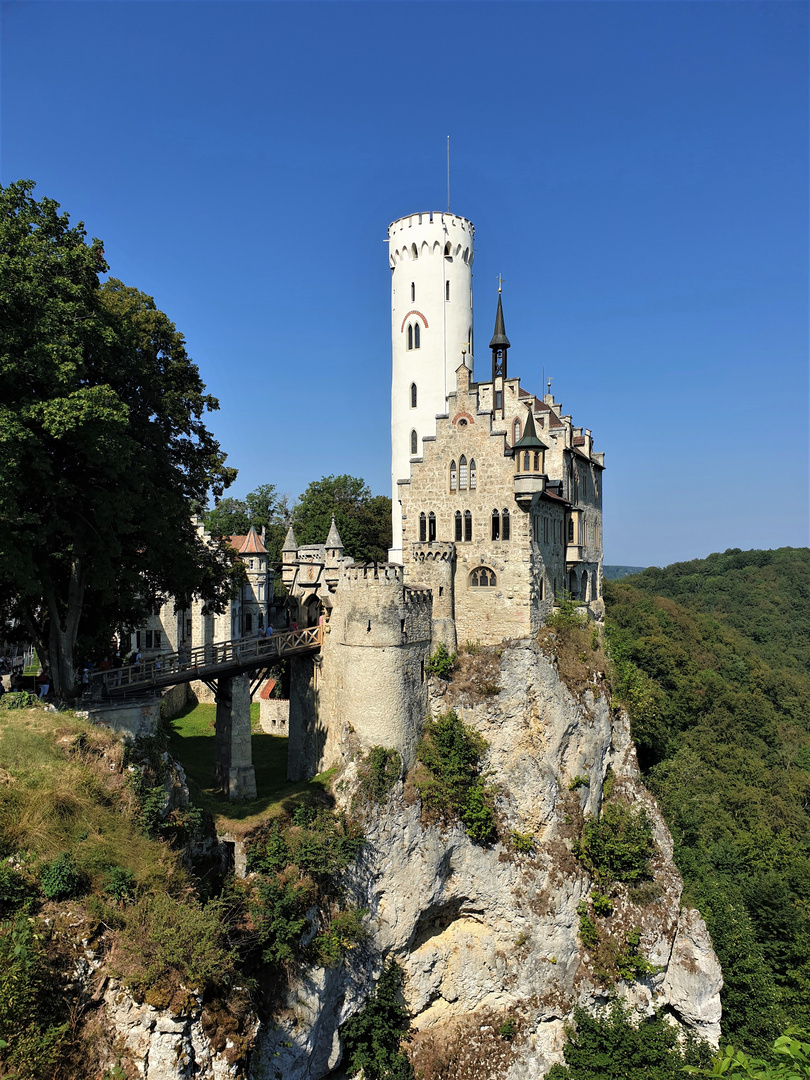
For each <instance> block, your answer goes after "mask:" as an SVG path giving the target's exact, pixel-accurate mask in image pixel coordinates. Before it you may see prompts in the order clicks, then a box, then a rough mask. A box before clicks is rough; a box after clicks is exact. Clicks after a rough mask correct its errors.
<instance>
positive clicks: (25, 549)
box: [0, 181, 235, 696]
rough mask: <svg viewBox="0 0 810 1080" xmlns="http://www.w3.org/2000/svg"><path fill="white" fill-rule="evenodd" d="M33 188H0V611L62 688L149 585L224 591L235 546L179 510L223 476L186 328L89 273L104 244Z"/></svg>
mask: <svg viewBox="0 0 810 1080" xmlns="http://www.w3.org/2000/svg"><path fill="white" fill-rule="evenodd" d="M33 189H34V184H33V183H32V182H31V181H19V182H17V183H13V184H10V185H9V186H7V187H3V188H0V249H1V250H2V252H3V259H2V264H0V305H1V307H2V318H0V381H2V386H3V395H2V402H0V440H2V444H3V447H4V453H3V455H2V458H0V516H2V519H3V522H4V527H3V530H2V534H1V535H0V568H1V569H0V611H2V612H3V615H4V618H5V619H6V621H7V625H8V628H9V631H10V632H11V633H18V632H19V631H18V630H16V629H15V627H16V626H17V625H19V626H24V627H25V632H26V633H30V630H31V628H33V630H34V632H35V634H36V638H37V641H36V644H37V647H38V652H39V655H40V656H41V657H44V656H45V655H48V656H49V668H50V672H51V675H52V678H53V681H54V689H55V691H56V693H57V694H59V695H62V696H65V695H66V696H72V695H73V692H74V686H73V671H74V664H73V659H74V656H73V654H74V649H75V648H76V647H78V648H90V647H92V645H93V644H94V642H95V641H96V639H100V640H103V641H106V642H109V640H110V629H111V627H113V626H119V625H124V624H127V623H131V622H136V621H138V620H139V619H140V618H141V617H142V616H143V614H144V613H145V610H146V609H147V608H148V607H149V604H150V597H149V595H148V594H149V593H152V594H153V595H157V594H171V595H174V596H177V597H181V598H182V597H187V596H190V595H191V594H192V593H197V594H199V595H202V596H203V597H204V598H206V599H207V600H210V601H211V602H212V603H213V604H214V606H217V605H218V604H222V603H224V601H225V599H226V597H227V591H228V566H229V563H230V560H231V555H230V554H229V553H228V552H227V551H224V550H221V549H220V548H218V547H217V546H216V545H214V546H208V545H206V544H204V543H203V541H202V539H201V538H200V537H199V536H198V535H197V532H196V529H195V527H194V524H193V522H192V520H191V511H192V507H193V506H195V505H197V506H203V505H205V503H206V501H207V497H208V493H209V491H210V490H214V491H215V492H217V493H221V491H222V489H223V488H224V487H225V486H227V484H228V483H230V482H231V480H232V479H233V476H234V475H235V473H234V472H233V470H231V469H228V468H226V467H225V465H224V454H223V453H222V451H221V450H220V447H219V444H218V443H217V442H216V440H215V439H214V437H213V435H212V434H211V433H210V432H209V431H208V430H207V428H206V427H205V424H204V423H203V419H202V418H203V415H204V413H206V412H207V411H210V410H214V409H216V408H217V407H218V405H217V402H216V400H215V399H214V398H212V397H210V396H209V395H208V394H206V393H205V386H204V384H203V382H202V380H201V379H200V375H199V371H198V369H197V367H196V365H195V364H194V363H193V362H192V361H191V359H190V358H189V356H188V354H187V353H186V349H185V342H184V340H183V337H182V335H181V334H179V333H178V331H177V330H176V328H175V326H174V325H173V323H171V322H170V320H169V319H168V318H167V317H166V316H165V315H164V314H163V313H162V312H160V311H158V309H157V307H156V306H155V303H154V301H153V300H152V298H151V297H148V296H145V295H144V294H142V293H139V292H138V291H137V290H135V289H132V288H128V287H127V286H125V285H124V284H122V283H121V282H120V281H117V280H115V279H114V278H109V279H107V280H106V281H105V282H104V283H103V284H100V282H99V275H100V274H103V273H105V272H106V271H107V264H106V262H105V259H104V251H103V247H102V244H101V242H100V241H99V240H93V241H92V242H91V243H87V241H86V236H85V231H84V227H83V225H82V223H81V222H80V223H78V224H77V225H75V226H71V224H70V222H69V219H68V216H67V215H66V214H60V213H59V206H58V204H57V203H56V202H54V201H53V200H52V199H47V198H45V199H41V200H39V201H37V200H35V199H34V198H33V195H32V192H33ZM46 491H47V498H43V492H46ZM166 522H171V528H170V529H167V528H166V527H165V526H166ZM145 585H146V588H145ZM51 611H54V612H55V611H58V612H59V613H60V618H59V624H58V626H53V627H51V626H50V624H49V613H50V612H51ZM45 643H49V644H50V651H49V649H48V648H46V647H45Z"/></svg>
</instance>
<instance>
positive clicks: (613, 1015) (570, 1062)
mask: <svg viewBox="0 0 810 1080" xmlns="http://www.w3.org/2000/svg"><path fill="white" fill-rule="evenodd" d="M566 1032H567V1035H568V1042H567V1043H566V1045H565V1048H564V1050H563V1053H564V1055H565V1065H554V1066H552V1068H551V1070H550V1071H549V1072H548V1074H547V1080H682V1077H683V1070H684V1066H686V1065H692V1066H701V1065H707V1064H708V1062H709V1059H710V1050H709V1048H708V1046H707V1044H706V1043H700V1042H697V1041H695V1040H693V1039H691V1038H690V1039H688V1040H687V1042H686V1045H685V1046H684V1047H683V1049H682V1050H681V1049H680V1048H679V1047H678V1034H677V1031H676V1029H675V1028H674V1027H673V1026H672V1025H671V1024H669V1023H667V1021H666V1020H665V1019H664V1017H663V1015H662V1014H660V1013H656V1014H655V1015H654V1016H649V1017H645V1018H643V1019H642V1020H640V1021H638V1022H635V1020H634V1019H631V1016H630V1013H629V1011H626V1010H624V1009H623V1008H622V1006H621V1005H620V1004H619V1003H618V1002H614V1003H613V1004H612V1005H611V1006H610V1008H608V1009H604V1010H602V1011H600V1012H598V1013H596V1014H595V1015H591V1014H590V1013H588V1012H586V1011H585V1010H584V1009H582V1008H576V1009H575V1010H574V1023H573V1025H572V1026H570V1027H568V1028H566Z"/></svg>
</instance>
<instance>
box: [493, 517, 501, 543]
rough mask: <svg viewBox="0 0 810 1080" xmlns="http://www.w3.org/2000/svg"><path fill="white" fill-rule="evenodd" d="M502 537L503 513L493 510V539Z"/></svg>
mask: <svg viewBox="0 0 810 1080" xmlns="http://www.w3.org/2000/svg"><path fill="white" fill-rule="evenodd" d="M500 538H501V515H500V514H499V513H498V511H497V510H493V511H492V539H493V540H500Z"/></svg>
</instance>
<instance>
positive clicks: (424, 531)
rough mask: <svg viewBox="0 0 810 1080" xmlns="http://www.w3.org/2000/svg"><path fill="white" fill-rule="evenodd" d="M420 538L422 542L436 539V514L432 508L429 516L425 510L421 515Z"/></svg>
mask: <svg viewBox="0 0 810 1080" xmlns="http://www.w3.org/2000/svg"><path fill="white" fill-rule="evenodd" d="M419 539H420V541H421V542H422V543H424V542H425V541H429V542H432V541H433V540H435V539H436V515H435V514H434V513H433V511H432V510H431V511H430V513H429V514H428V515H427V516H425V513H424V511H423V512H422V513H421V514H420V515H419Z"/></svg>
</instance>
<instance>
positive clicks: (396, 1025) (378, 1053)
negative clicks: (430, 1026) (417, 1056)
mask: <svg viewBox="0 0 810 1080" xmlns="http://www.w3.org/2000/svg"><path fill="white" fill-rule="evenodd" d="M402 985H403V974H402V968H401V967H400V966H399V964H397V963H396V961H394V960H391V961H390V962H389V964H388V965H387V967H386V968H385V970H384V971H383V973H382V975H380V978H379V981H378V982H377V985H376V987H375V988H374V990H373V991H372V993H371V994H370V995H369V998H368V1000H367V1001H366V1004H365V1005H364V1006H363V1008H362V1009H361V1010H360V1012H358V1013H355V1015H354V1016H352V1017H351V1018H350V1019H349V1020H347V1021H346V1023H345V1024H344V1025H343V1026H342V1027H341V1029H340V1035H341V1038H342V1040H343V1047H344V1055H343V1060H344V1062H345V1069H346V1073H347V1075H348V1076H357V1074H358V1073H359V1072H360V1071H361V1070H362V1073H363V1077H364V1080H413V1070H412V1068H411V1065H410V1062H409V1061H408V1059H407V1057H406V1056H405V1054H404V1053H403V1052H402V1049H401V1047H402V1039H403V1036H404V1035H405V1032H406V1031H407V1030H408V1013H407V1012H406V1010H405V1007H404V1005H403V1004H402V1000H401V999H402Z"/></svg>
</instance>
